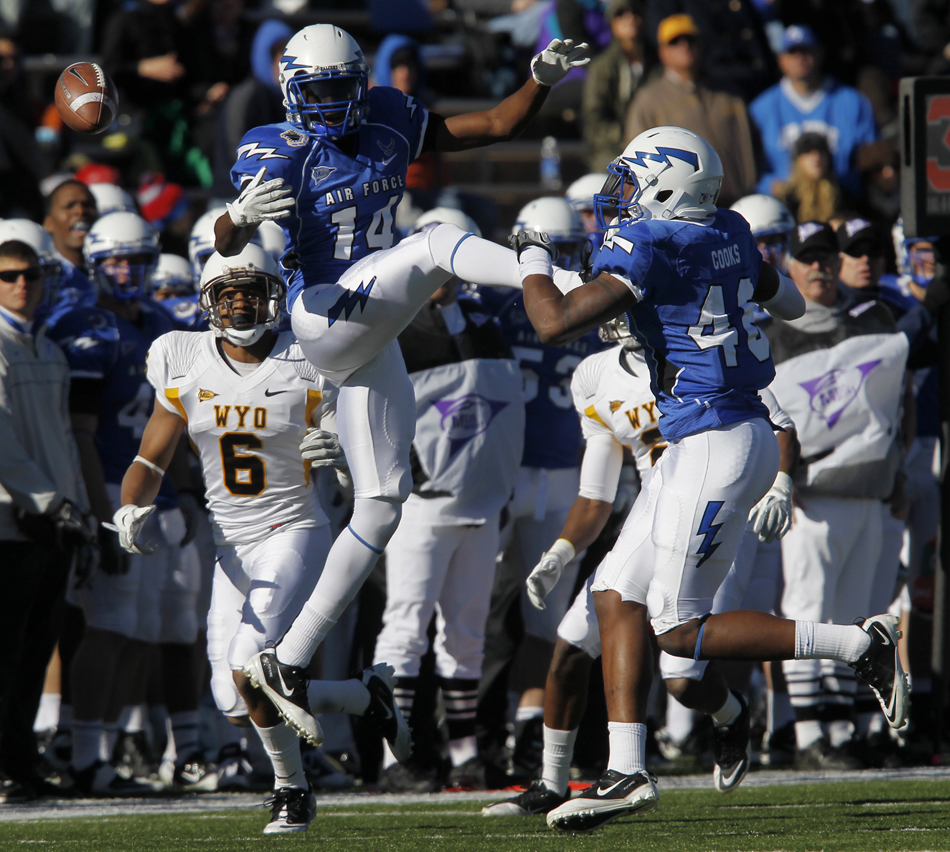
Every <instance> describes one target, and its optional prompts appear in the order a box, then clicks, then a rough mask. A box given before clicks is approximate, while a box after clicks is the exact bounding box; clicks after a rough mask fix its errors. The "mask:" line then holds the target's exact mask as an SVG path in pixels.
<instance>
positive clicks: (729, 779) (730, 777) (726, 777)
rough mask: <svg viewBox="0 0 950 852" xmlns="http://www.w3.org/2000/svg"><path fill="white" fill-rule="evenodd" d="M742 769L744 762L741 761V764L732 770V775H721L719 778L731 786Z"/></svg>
mask: <svg viewBox="0 0 950 852" xmlns="http://www.w3.org/2000/svg"><path fill="white" fill-rule="evenodd" d="M740 769H742V762H741V761H740V763H739V765H738V766H737V767H736V768H735V769H733V770H732V773H731V774H730V775H720V776H719V778H720V779H721V780H722V783H723V784H725V786H727V787H729V786H731V784H732V782H733V781H735V779H736V776H737V775H738V774H739V770H740Z"/></svg>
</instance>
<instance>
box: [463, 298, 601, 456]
mask: <svg viewBox="0 0 950 852" xmlns="http://www.w3.org/2000/svg"><path fill="white" fill-rule="evenodd" d="M478 296H479V299H480V301H481V303H482V304H483V305H484V306H485V310H486V311H487V312H488V313H490V314H491V315H492V316H495V317H497V318H498V321H499V323H500V324H501V330H502V333H503V334H504V335H505V339H506V340H507V341H508V343H509V344H510V345H511V349H512V351H513V352H514V355H515V358H517V359H518V363H519V365H520V366H521V372H522V375H523V376H524V382H525V389H524V391H525V393H524V401H525V435H524V453H523V454H522V458H521V464H522V465H524V466H526V467H544V468H548V469H559V468H565V467H577V465H578V464H579V463H580V446H581V426H580V420H579V419H578V417H577V412H576V411H575V410H574V400H573V397H572V396H571V378H572V377H573V375H574V369H575V368H576V367H577V365H578V364H580V362H581V361H583V360H584V359H585V358H586V357H587V356H588V355H592V354H593V353H594V352H597V351H599V350H600V348H601V344H600V339H599V338H598V337H597V332H596V331H592V332H589V333H588V334H585V335H584V336H583V337H581V338H579V339H577V340H574V341H572V342H571V343H568V344H567V345H566V346H557V347H555V346H545V345H544V344H543V343H541V341H540V340H539V339H538V333H537V332H536V331H535V330H534V327H533V326H532V325H531V321H530V320H529V319H528V315H527V314H526V313H525V309H524V299H523V298H522V295H521V293H520V292H515V293H514V294H512V291H511V290H509V289H507V288H501V287H480V288H478Z"/></svg>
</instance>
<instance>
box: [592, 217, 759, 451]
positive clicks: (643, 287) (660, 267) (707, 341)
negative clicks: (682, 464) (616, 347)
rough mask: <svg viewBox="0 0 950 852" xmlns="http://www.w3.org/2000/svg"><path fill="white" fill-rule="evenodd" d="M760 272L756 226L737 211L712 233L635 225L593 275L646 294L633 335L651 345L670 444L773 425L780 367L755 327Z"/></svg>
mask: <svg viewBox="0 0 950 852" xmlns="http://www.w3.org/2000/svg"><path fill="white" fill-rule="evenodd" d="M761 267H762V255H761V254H759V250H758V248H756V245H755V238H754V237H753V236H752V232H751V231H750V230H749V225H748V223H747V222H746V221H745V219H743V218H742V216H740V215H739V214H738V213H734V212H732V211H731V210H719V211H718V212H717V213H716V216H715V218H714V219H713V221H712V222H710V223H709V224H708V225H698V224H695V223H692V222H683V221H679V222H677V221H662V220H649V221H645V222H636V223H633V224H630V225H626V226H624V227H621V228H619V229H617V230H615V231H611V232H610V234H609V235H608V237H607V239H606V240H605V241H604V244H603V246H602V247H601V249H600V251H599V252H598V253H597V257H596V258H595V259H594V267H593V271H594V274H595V275H599V274H600V273H601V272H606V273H607V274H609V275H612V276H614V277H615V278H618V279H620V280H622V281H624V283H626V284H627V286H628V287H630V289H631V290H632V291H633V293H634V294H635V295H636V296H637V300H638V301H637V303H636V304H635V305H634V306H633V308H631V309H630V312H629V316H630V319H631V321H632V323H631V328H632V329H633V330H634V331H635V333H636V335H637V338H638V339H639V340H640V342H641V343H642V344H643V347H644V351H645V354H646V358H647V364H648V365H649V367H650V380H651V385H652V388H653V394H654V396H655V397H656V400H657V407H658V408H659V409H660V414H661V416H660V421H659V426H660V431H661V432H662V433H663V437H665V438H666V439H667V440H670V441H672V440H676V439H677V438H682V437H684V436H685V435H690V434H692V433H694V432H700V431H702V430H704V429H714V428H717V427H719V426H724V425H726V424H728V423H735V422H737V421H740V420H747V419H749V418H752V417H765V418H768V410H767V409H766V407H765V406H764V405H763V404H762V402H761V400H760V399H759V397H758V394H757V391H759V390H760V389H761V388H764V387H766V386H767V385H768V384H769V383H770V382H771V381H772V378H773V377H774V376H775V367H774V365H773V363H772V354H771V352H770V351H769V342H768V340H767V339H766V337H765V335H764V334H763V333H762V331H761V330H760V329H759V328H758V327H757V326H756V325H755V324H754V323H753V319H752V314H753V309H754V306H753V303H752V291H753V290H754V289H755V285H756V283H757V282H758V279H759V270H760V269H761Z"/></svg>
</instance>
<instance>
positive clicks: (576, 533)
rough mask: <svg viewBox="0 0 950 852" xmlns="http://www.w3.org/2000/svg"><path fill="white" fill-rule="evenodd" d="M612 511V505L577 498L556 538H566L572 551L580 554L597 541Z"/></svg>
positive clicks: (585, 498)
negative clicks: (571, 545) (571, 546)
mask: <svg viewBox="0 0 950 852" xmlns="http://www.w3.org/2000/svg"><path fill="white" fill-rule="evenodd" d="M612 510H613V504H612V503H606V502H604V501H603V500H591V499H589V498H587V497H578V498H577V499H576V500H575V501H574V505H573V506H571V509H570V511H569V512H568V513H567V518H566V520H565V521H564V527H563V529H562V530H561V534H560V535H559V536H558V538H566V539H567V540H568V541H569V542H570V543H571V544H573V545H574V550H575V551H576V552H577V553H580V552H581V551H582V550H584V549H585V548H588V547H590V546H591V545H592V544H593V543H594V542H595V541H596V540H597V536H599V535H600V533H601V531H602V530H603V528H604V526H605V525H606V523H607V519H608V518H609V517H610V513H611V511H612Z"/></svg>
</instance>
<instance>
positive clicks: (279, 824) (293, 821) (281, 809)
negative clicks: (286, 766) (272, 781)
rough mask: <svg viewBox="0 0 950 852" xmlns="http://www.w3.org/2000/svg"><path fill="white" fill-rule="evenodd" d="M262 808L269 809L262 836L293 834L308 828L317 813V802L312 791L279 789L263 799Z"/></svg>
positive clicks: (294, 788) (296, 788) (289, 788)
mask: <svg viewBox="0 0 950 852" xmlns="http://www.w3.org/2000/svg"><path fill="white" fill-rule="evenodd" d="M264 807H265V808H270V809H271V818H270V822H269V823H267V825H266V826H265V827H264V834H293V833H296V832H300V831H306V830H307V829H308V828H310V823H312V822H313V818H314V816H315V815H316V813H317V800H316V797H315V796H314V795H313V791H312V790H301V789H300V788H299V787H281V788H280V789H279V790H274V795H273V796H270V797H269V798H267V799H264Z"/></svg>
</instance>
